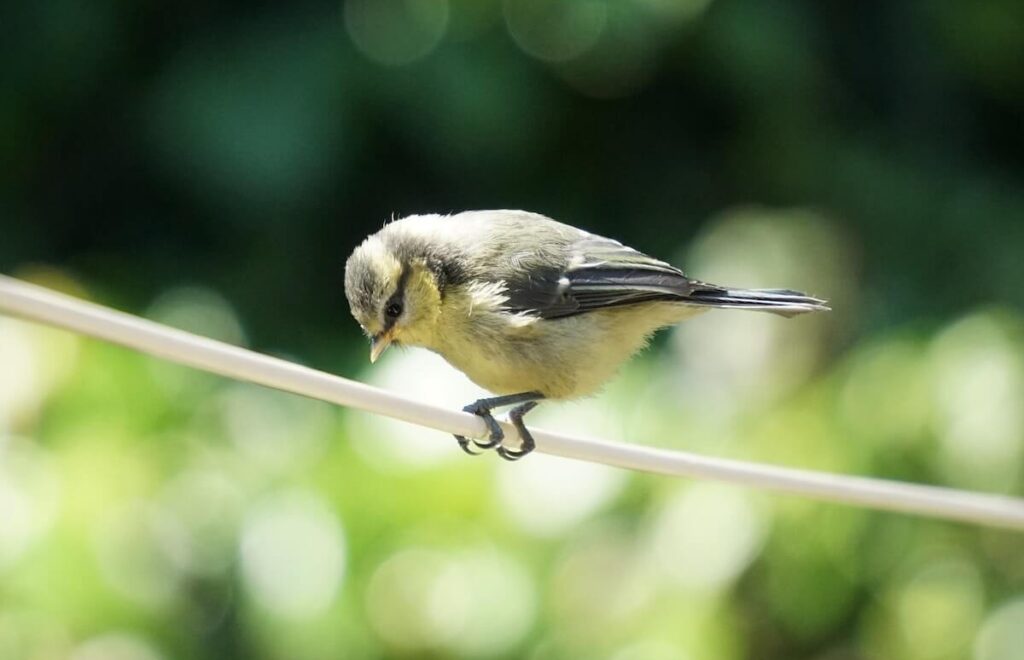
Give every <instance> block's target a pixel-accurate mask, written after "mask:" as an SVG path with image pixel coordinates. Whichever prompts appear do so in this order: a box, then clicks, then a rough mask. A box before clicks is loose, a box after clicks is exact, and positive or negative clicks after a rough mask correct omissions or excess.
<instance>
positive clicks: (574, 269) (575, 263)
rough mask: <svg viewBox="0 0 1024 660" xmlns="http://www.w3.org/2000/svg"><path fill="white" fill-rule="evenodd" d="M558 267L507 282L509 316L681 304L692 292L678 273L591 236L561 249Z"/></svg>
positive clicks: (549, 316)
mask: <svg viewBox="0 0 1024 660" xmlns="http://www.w3.org/2000/svg"><path fill="white" fill-rule="evenodd" d="M564 252H565V254H564V255H562V256H563V259H562V260H561V263H559V264H558V265H556V266H545V267H543V268H540V269H537V268H533V269H527V270H528V273H524V274H522V275H517V276H516V277H513V278H509V279H508V280H506V286H507V291H506V294H507V296H508V302H507V303H506V308H507V309H508V311H511V312H525V313H530V314H536V315H538V316H540V317H541V318H545V319H557V318H563V317H566V316H574V315H577V314H584V313H586V312H591V311H594V310H598V309H604V308H608V307H617V306H621V305H631V304H636V303H641V302H649V301H654V300H681V299H685V298H687V297H688V296H689V295H690V294H691V293H692V292H693V290H694V284H695V283H694V282H693V281H692V280H690V279H689V278H687V277H686V276H685V275H683V273H682V271H680V270H679V269H678V268H675V267H673V266H671V265H669V264H667V263H665V262H663V261H659V260H658V259H655V258H653V257H649V256H647V255H646V254H643V253H642V252H638V251H636V250H634V249H632V248H629V247H626V246H624V245H622V244H621V243H619V242H618V241H614V240H611V239H609V238H603V237H601V236H595V235H592V234H583V236H582V237H581V238H580V239H578V240H576V241H573V242H571V243H568V244H567V245H566V246H565V250H564Z"/></svg>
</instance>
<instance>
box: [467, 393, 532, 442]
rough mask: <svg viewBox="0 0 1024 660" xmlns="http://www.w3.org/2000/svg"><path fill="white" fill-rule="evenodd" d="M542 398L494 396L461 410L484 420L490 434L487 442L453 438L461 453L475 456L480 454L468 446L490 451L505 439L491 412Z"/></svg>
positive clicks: (530, 394)
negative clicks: (460, 448)
mask: <svg viewBox="0 0 1024 660" xmlns="http://www.w3.org/2000/svg"><path fill="white" fill-rule="evenodd" d="M543 398H544V396H543V395H542V394H541V393H540V392H522V393H520V394H509V395H507V396H496V397H491V398H489V399H479V400H477V401H474V402H473V403H471V404H469V405H468V406H466V407H465V408H463V409H462V410H463V411H464V412H468V413H471V414H473V415H476V416H477V417H480V418H482V419H483V420H484V423H486V424H487V429H488V431H489V432H490V433H489V435H488V437H487V440H486V441H483V442H481V441H478V440H470V439H469V438H466V437H465V436H461V435H457V436H455V439H456V440H458V441H459V446H460V447H462V451H464V452H466V453H467V454H469V455H471V456H476V455H477V454H479V453H480V452H477V451H474V450H473V448H472V447H471V446H470V445H473V446H475V447H477V448H479V449H491V448H493V447H497V446H498V445H500V444H501V441H502V440H504V439H505V432H504V431H502V430H501V427H500V426H499V425H498V420H496V419H494V415H492V414H491V410H493V409H495V408H500V407H502V406H512V405H515V404H517V403H524V402H532V401H536V400H537V399H543ZM531 408H532V406H531ZM520 423H521V422H520ZM516 429H519V426H516ZM531 440H532V439H531Z"/></svg>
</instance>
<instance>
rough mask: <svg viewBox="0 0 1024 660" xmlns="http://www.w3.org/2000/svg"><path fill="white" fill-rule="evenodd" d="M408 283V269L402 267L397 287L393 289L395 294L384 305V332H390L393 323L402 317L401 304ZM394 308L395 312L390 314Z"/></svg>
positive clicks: (404, 266) (405, 266)
mask: <svg viewBox="0 0 1024 660" xmlns="http://www.w3.org/2000/svg"><path fill="white" fill-rule="evenodd" d="M408 281H409V267H408V266H407V265H404V264H403V265H402V272H401V273H400V274H399V276H398V285H397V286H396V287H395V292H394V293H393V294H391V297H390V298H388V301H387V303H386V304H385V305H384V330H390V329H391V328H392V326H394V325H395V321H397V320H398V317H400V316H401V315H402V307H403V305H402V303H403V302H404V301H405V285H406V283H407V282H408ZM394 308H397V310H398V311H397V312H396V313H394V314H392V311H393V310H394Z"/></svg>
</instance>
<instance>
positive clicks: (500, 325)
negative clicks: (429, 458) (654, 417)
mask: <svg viewBox="0 0 1024 660" xmlns="http://www.w3.org/2000/svg"><path fill="white" fill-rule="evenodd" d="M345 296H346V298H347V299H348V303H349V307H350V309H351V312H352V315H353V317H355V319H356V321H357V322H358V323H359V325H360V327H361V328H362V330H363V332H364V333H365V334H366V335H367V336H368V338H369V339H370V343H371V348H370V361H371V362H376V361H377V359H378V358H379V357H380V356H381V354H382V353H383V352H384V351H385V350H386V349H387V348H388V347H389V346H392V345H406V346H417V347H422V348H426V349H428V350H431V351H433V352H435V353H438V354H440V355H441V356H442V357H443V358H444V359H445V360H446V361H447V362H448V363H449V364H451V365H452V366H454V367H455V368H456V369H458V370H459V371H461V372H463V373H464V374H465V375H466V376H468V377H469V379H470V380H472V381H473V382H474V383H476V384H477V385H479V386H480V387H482V388H483V389H485V390H487V391H489V392H491V393H493V394H495V395H496V396H493V397H487V398H481V399H479V400H477V401H474V402H473V403H470V404H469V405H467V406H465V407H464V408H463V410H464V411H466V412H469V413H472V414H474V415H477V416H479V417H481V418H482V419H483V420H484V422H485V423H486V426H487V429H488V437H487V438H486V439H473V440H470V439H468V438H466V437H463V436H459V435H456V436H455V438H456V440H457V441H458V444H459V446H460V447H461V448H462V449H463V450H464V451H465V452H467V453H469V454H474V455H475V454H479V453H482V452H483V451H485V450H489V449H495V450H496V452H497V453H498V454H499V456H501V457H502V458H504V459H506V460H509V461H515V460H518V459H521V458H522V457H523V456H525V455H527V454H529V453H530V452H531V451H533V449H534V448H535V447H536V443H535V441H534V439H533V436H532V435H531V434H530V432H529V430H528V429H527V428H526V426H525V424H524V423H523V416H524V415H525V414H526V413H528V412H529V411H530V410H532V409H533V408H534V407H535V406H536V405H537V404H538V403H539V402H540V401H545V400H569V399H576V398H581V397H586V396H588V395H592V394H594V393H595V392H597V391H598V390H599V389H600V388H601V386H602V385H604V383H606V382H607V381H608V380H610V379H611V378H612V377H613V376H614V375H615V373H616V372H617V371H618V369H619V367H620V366H621V365H622V364H623V363H624V362H626V361H627V360H628V359H629V358H630V357H631V356H632V355H633V354H635V353H637V352H638V351H639V350H641V349H642V348H643V347H644V346H646V345H647V343H648V342H649V340H650V338H651V336H652V335H653V334H654V333H655V332H656V331H657V330H659V329H661V328H664V327H667V326H671V325H675V324H677V323H679V322H680V321H683V320H684V319H687V318H690V317H693V316H695V315H697V314H699V313H701V312H704V311H707V310H709V309H713V308H725V309H747V310H756V311H764V312H772V313H775V314H780V315H783V316H794V315H797V314H802V313H805V312H818V311H825V310H828V309H829V307H828V306H827V304H826V301H824V300H820V299H818V298H815V297H812V296H808V295H806V294H804V293H800V292H799V291H792V290H789V289H739V288H733V287H727V286H719V285H715V284H709V283H707V282H701V281H699V280H695V279H691V278H689V277H687V276H686V275H684V274H683V271H681V270H680V269H678V268H676V267H675V266H672V265H671V264H669V263H667V262H665V261H661V260H659V259H656V258H654V257H651V256H648V255H647V254H644V253H642V252H640V251H638V250H635V249H633V248H630V247H627V246H626V245H623V244H622V243H620V242H619V241H616V240H614V239H611V238H605V237H603V236H599V235H597V234H593V233H590V232H588V231H585V230H583V229H578V228H576V227H574V226H572V225H568V224H564V223H561V222H558V221H556V220H553V219H551V218H549V217H546V216H544V215H540V214H538V213H531V212H528V211H519V210H487V211H463V212H461V213H455V214H446V215H442V214H423V215H409V216H406V217H403V218H399V219H392V220H391V221H390V222H388V223H387V224H385V225H384V227H383V228H382V229H381V230H380V231H378V232H376V233H374V234H372V235H370V236H369V237H367V238H366V239H365V240H364V241H363V242H362V243H361V244H360V245H358V246H357V247H356V248H355V250H354V251H353V252H352V254H351V256H350V257H349V258H348V260H347V262H346V264H345ZM508 406H513V407H512V408H511V409H510V410H509V413H508V419H509V421H510V422H511V423H512V425H513V427H514V428H515V429H516V431H517V433H518V435H519V444H518V447H507V446H505V444H504V440H505V438H504V432H503V431H502V428H501V426H500V425H499V424H498V423H497V421H496V420H495V418H494V415H493V410H494V409H496V408H504V407H508Z"/></svg>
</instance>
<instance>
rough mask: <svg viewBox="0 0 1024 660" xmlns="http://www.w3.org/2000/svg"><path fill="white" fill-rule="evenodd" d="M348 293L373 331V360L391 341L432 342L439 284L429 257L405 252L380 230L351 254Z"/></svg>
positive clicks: (361, 321)
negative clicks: (428, 261) (390, 241)
mask: <svg viewBox="0 0 1024 660" xmlns="http://www.w3.org/2000/svg"><path fill="white" fill-rule="evenodd" d="M345 296H346V297H347V298H348V304H349V307H350V308H351V310H352V316H354V317H355V319H356V321H358V322H359V325H360V326H362V328H363V332H365V333H366V334H367V335H368V336H369V337H370V341H371V343H372V347H371V349H370V361H371V362H376V361H377V358H379V357H380V355H381V354H382V353H383V352H384V351H385V350H386V349H387V347H388V346H390V345H391V344H392V343H405V344H417V345H423V344H426V343H429V338H430V337H432V336H433V334H434V328H435V327H436V324H437V318H438V316H439V314H440V312H441V294H440V289H439V288H438V285H437V280H436V278H435V277H434V274H433V273H432V272H431V270H430V269H429V268H428V267H427V264H426V262H425V261H423V260H421V259H417V258H414V257H410V256H406V255H403V254H402V251H401V250H396V249H394V248H393V247H392V246H389V245H388V244H387V243H386V242H385V241H383V240H381V239H380V237H378V236H376V235H375V236H371V237H369V238H367V239H366V240H365V241H363V243H362V245H360V246H359V247H357V248H356V249H355V251H354V252H353V253H352V256H350V257H349V258H348V262H347V263H346V264H345Z"/></svg>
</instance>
